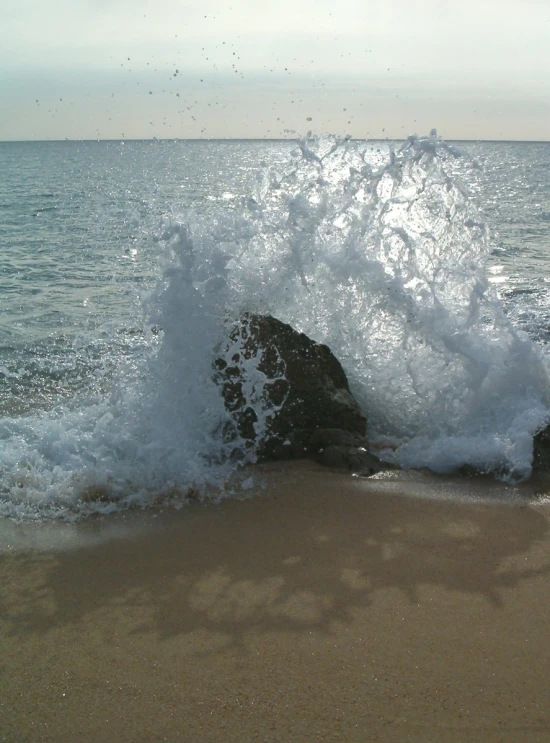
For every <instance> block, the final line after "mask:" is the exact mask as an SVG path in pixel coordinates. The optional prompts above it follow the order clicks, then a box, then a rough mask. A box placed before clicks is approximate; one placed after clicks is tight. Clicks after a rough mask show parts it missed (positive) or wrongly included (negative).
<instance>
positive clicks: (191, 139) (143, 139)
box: [0, 135, 550, 144]
mask: <svg viewBox="0 0 550 743" xmlns="http://www.w3.org/2000/svg"><path fill="white" fill-rule="evenodd" d="M318 136H323V135H318ZM409 136H417V135H408V136H407V137H350V138H349V139H351V141H354V142H406V141H407V139H408V138H409ZM297 139H299V137H133V138H126V137H120V138H117V139H111V138H105V139H103V138H100V139H97V138H90V139H70V138H68V137H63V138H62V139H61V138H59V139H0V144H52V143H60V142H61V143H63V142H67V143H75V142H81V143H88V142H294V141H296V140H297ZM440 139H442V140H443V141H445V142H474V143H475V142H479V143H487V144H550V139H478V138H476V139H468V138H460V137H458V138H447V137H440Z"/></svg>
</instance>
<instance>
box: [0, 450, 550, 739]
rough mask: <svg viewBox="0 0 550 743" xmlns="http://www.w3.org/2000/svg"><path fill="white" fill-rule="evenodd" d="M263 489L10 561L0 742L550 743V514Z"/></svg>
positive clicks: (491, 495)
mask: <svg viewBox="0 0 550 743" xmlns="http://www.w3.org/2000/svg"><path fill="white" fill-rule="evenodd" d="M262 472H263V476H264V482H265V488H264V489H262V490H261V491H260V492H259V494H258V495H256V496H255V497H251V498H247V499H226V500H224V501H222V502H221V503H219V504H217V505H190V506H186V507H185V508H183V509H181V510H179V511H164V512H163V513H160V512H156V513H153V512H148V513H146V514H130V513H127V514H125V515H124V516H118V517H117V518H115V519H113V518H111V517H106V518H104V519H97V520H95V521H94V522H92V521H89V520H88V522H87V525H85V524H83V523H82V524H80V526H77V525H59V526H60V529H59V530H58V533H61V532H62V531H63V527H64V526H66V527H68V529H67V530H66V533H68V532H69V531H71V529H72V530H73V531H74V532H75V534H76V537H75V539H74V540H72V541H71V540H68V541H67V542H65V543H63V544H62V545H61V547H53V546H52V545H51V544H50V545H49V546H48V545H45V544H42V545H41V546H38V547H37V546H36V545H35V547H34V548H33V549H31V545H32V536H33V534H36V533H37V532H38V531H39V528H40V526H41V525H40V524H38V525H35V526H33V527H32V528H30V530H29V529H27V532H26V534H27V537H26V538H27V541H26V543H23V542H21V543H20V544H19V547H18V548H15V547H14V546H13V545H12V547H11V548H10V549H8V550H7V551H6V552H4V553H3V554H0V575H1V577H0V591H1V594H2V597H1V606H2V612H1V613H0V637H1V638H2V647H3V656H2V659H1V661H0V669H1V671H0V685H1V693H0V719H2V723H1V725H0V739H2V740H5V741H9V742H12V741H13V742H14V743H15V742H17V743H27V742H28V743H30V742H31V741H37V743H38V741H40V742H42V741H44V742H46V741H52V743H53V741H55V742H56V743H64V742H65V741H67V743H68V742H69V741H71V742H72V741H74V740H78V741H83V743H87V742H88V741H89V742H90V743H92V741H93V742H94V743H95V742H96V741H112V740H116V741H117V743H118V742H121V743H124V742H125V741H132V743H134V742H136V741H144V742H145V741H156V740H160V741H162V740H166V741H185V742H187V741H189V743H191V742H193V743H195V742H196V741H201V743H202V741H204V742H205V743H210V742H212V743H214V742H216V743H217V742H218V741H219V742H220V743H222V742H223V743H226V741H239V742H241V741H262V743H263V742H264V741H266V742H267V741H273V742H275V741H276V742H277V743H279V742H281V743H282V742H283V741H284V742H285V743H287V742H288V741H295V742H297V743H302V741H324V740H327V741H328V740H338V741H352V742H355V741H357V743H359V741H361V742H363V741H401V740H408V741H434V740H437V741H449V742H450V741H453V742H454V741H482V740H483V741H495V742H496V741H505V742H507V741H518V740H528V741H550V690H549V689H548V684H547V669H548V667H550V666H549V663H550V649H549V648H548V643H547V616H548V610H549V609H550V583H549V581H548V576H549V575H550V505H548V504H546V503H541V504H537V503H533V502H530V501H529V500H527V499H526V498H524V497H523V496H522V495H520V496H517V492H516V491H518V487H517V486H515V487H513V486H508V488H509V489H510V494H511V496H512V497H510V499H509V500H508V501H506V502H505V503H497V502H495V492H496V490H495V488H496V489H498V490H499V492H502V488H503V487H505V488H506V486H502V484H501V483H496V484H495V482H494V481H491V482H487V481H485V480H483V481H481V480H479V481H478V479H471V480H468V481H467V482H465V481H464V479H461V482H462V485H463V486H465V489H463V494H462V497H453V498H439V499H438V498H437V497H436V495H437V491H438V489H439V491H440V492H441V490H442V489H443V488H446V489H447V491H448V492H449V493H450V494H451V495H453V493H454V496H457V491H460V487H459V485H458V484H457V482H458V479H457V481H455V479H449V478H437V477H428V476H425V475H423V474H422V473H420V474H418V473H417V474H415V475H411V476H403V473H398V476H397V475H396V476H395V477H389V478H385V479H384V478H382V479H380V480H379V481H377V480H376V479H372V478H369V479H367V480H359V479H358V478H351V477H349V476H346V475H339V474H335V473H332V472H330V471H327V470H324V469H321V468H320V467H317V466H316V465H314V464H312V463H310V462H305V463H296V464H292V465H288V464H285V465H284V466H282V465H281V466H279V465H271V466H264V467H263V468H262ZM415 490H416V492H417V493H418V492H421V494H422V496H423V497H414V492H415ZM531 490H532V492H533V493H534V494H536V484H535V485H533V486H532V488H531ZM512 491H513V492H512ZM519 491H520V492H521V493H524V492H527V490H526V489H525V487H524V486H521V487H520V488H519ZM514 493H516V495H514ZM117 521H118V522H120V524H122V525H123V526H125V528H124V529H120V530H118V531H117V529H116V528H115V526H116V524H115V522H117ZM106 522H109V524H110V526H111V527H112V528H111V531H110V532H109V533H107V532H106V530H105V529H104V527H105V526H106ZM109 524H107V525H109ZM54 531H55V529H54ZM107 531H108V530H107ZM86 533H87V534H86ZM69 542H70V543H69ZM2 736H3V737H2Z"/></svg>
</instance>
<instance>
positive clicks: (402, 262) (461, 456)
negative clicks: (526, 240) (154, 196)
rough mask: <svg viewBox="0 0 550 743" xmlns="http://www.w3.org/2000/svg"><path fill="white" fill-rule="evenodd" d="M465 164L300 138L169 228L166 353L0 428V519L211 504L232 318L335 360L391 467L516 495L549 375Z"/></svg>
mask: <svg viewBox="0 0 550 743" xmlns="http://www.w3.org/2000/svg"><path fill="white" fill-rule="evenodd" d="M460 161H461V154H460V153H459V152H457V151H456V150H455V149H454V148H451V147H450V146H448V145H447V144H445V143H444V142H443V141H441V140H440V139H439V138H438V137H437V135H436V134H435V133H432V135H430V136H429V137H410V138H409V139H408V140H407V142H406V143H405V144H404V145H403V146H402V147H400V148H399V149H392V148H391V147H388V148H387V149H384V148H378V149H377V148H373V147H372V146H371V145H368V144H362V143H357V142H352V141H351V140H349V139H347V138H346V139H338V138H336V137H327V138H317V137H314V136H312V135H311V134H308V135H306V136H305V137H304V138H302V139H300V140H299V141H298V143H297V146H296V148H295V150H294V152H293V153H292V155H291V157H290V159H289V161H288V163H287V164H286V165H285V166H284V167H282V168H279V169H277V168H273V167H270V166H269V165H266V167H265V168H263V169H262V170H261V171H260V172H259V173H258V175H257V178H256V182H255V183H254V184H253V188H252V190H251V193H250V195H249V196H247V197H244V198H233V199H232V200H231V199H227V200H226V202H227V203H226V204H225V205H224V208H223V210H221V211H219V212H214V211H211V212H210V214H209V216H208V217H205V216H204V214H203V215H196V216H193V215H192V214H187V215H185V216H184V217H175V216H174V215H172V216H170V217H169V218H167V219H166V221H165V223H164V224H163V225H162V226H161V229H160V230H159V232H158V235H157V237H156V239H157V241H158V244H159V246H160V247H161V249H162V252H163V258H162V263H161V270H162V278H161V280H160V281H159V282H158V285H157V286H156V288H155V290H154V291H153V292H152V293H151V294H150V295H149V296H148V297H146V298H145V302H144V306H145V310H146V314H147V326H148V327H155V328H161V329H162V330H161V331H160V334H159V335H155V336H154V342H153V341H152V340H151V342H150V343H148V342H146V341H144V347H146V350H147V353H142V354H141V355H140V357H139V359H136V358H132V369H131V373H127V374H123V373H121V371H120V370H119V371H118V374H119V376H118V382H117V381H116V379H117V377H116V375H115V381H113V380H112V379H111V377H113V370H112V369H111V370H110V375H111V377H110V382H109V384H108V385H104V386H103V387H98V388H97V389H95V390H94V395H92V396H89V395H88V396H84V397H82V398H79V399H78V400H75V401H73V402H72V404H71V405H67V404H66V403H65V402H64V403H63V404H62V405H60V406H58V407H57V408H56V409H54V410H53V411H50V412H48V411H43V412H40V413H33V412H32V411H31V412H30V413H28V414H27V415H23V416H19V417H8V416H6V417H4V418H3V419H1V420H0V468H1V475H2V480H1V485H0V512H1V513H4V514H7V515H12V516H26V517H28V516H33V515H34V516H36V517H42V516H62V517H65V518H74V517H76V516H77V515H79V514H82V513H93V512H106V511H109V510H115V509H119V508H127V507H131V506H136V505H137V506H145V505H148V504H151V503H153V502H159V501H163V502H176V503H181V502H182V500H183V499H184V498H185V497H186V494H189V493H192V494H196V493H203V494H204V493H206V491H207V489H208V488H209V487H211V488H214V491H212V492H214V493H215V494H217V495H219V492H220V488H223V486H224V483H226V482H227V480H228V478H229V477H230V476H231V473H232V472H233V471H234V469H235V467H236V466H237V465H236V463H235V460H236V459H238V456H237V455H238V454H239V452H240V453H241V454H242V453H243V451H245V449H244V448H243V446H242V442H241V441H240V440H239V437H238V435H237V433H236V432H234V433H233V435H232V436H228V435H227V427H228V426H231V420H230V419H229V416H228V414H227V412H226V410H225V407H224V404H223V400H222V397H221V393H220V388H219V386H218V385H217V384H216V383H215V381H214V379H213V361H214V359H215V357H216V355H217V354H219V353H220V349H224V348H225V349H226V350H227V338H228V337H229V334H230V332H231V328H232V327H235V326H234V323H235V322H238V318H239V317H241V316H242V314H243V313H244V312H269V313H271V314H273V315H274V316H276V317H277V318H279V319H280V320H282V321H284V322H288V323H290V324H291V325H293V326H294V327H295V328H297V329H298V330H300V331H302V332H305V333H306V334H308V335H309V336H310V337H312V338H313V339H315V340H317V341H320V342H323V343H326V344H327V345H329V346H330V348H331V349H332V350H333V352H334V353H335V355H336V356H337V357H338V358H339V359H340V361H341V362H342V365H343V366H344V369H345V370H346V372H347V374H348V377H349V379H350V385H351V388H352V391H353V392H354V394H355V396H356V398H357V399H358V401H359V403H360V405H361V406H362V408H363V410H364V412H365V413H366V414H367V417H368V422H369V435H370V436H371V438H373V439H385V440H389V441H391V442H392V448H387V449H385V450H383V452H382V454H383V456H384V457H386V458H387V459H388V460H390V461H392V462H394V463H395V464H397V465H399V466H403V467H422V466H427V467H430V468H431V469H433V470H435V471H440V472H448V471H452V470H454V469H456V468H459V467H461V466H463V465H470V466H473V467H475V468H476V469H480V470H482V471H492V472H495V473H496V474H497V475H498V476H499V477H501V478H503V479H508V480H520V479H524V478H526V477H528V476H529V474H530V472H531V460H532V436H533V434H534V432H535V431H536V430H537V429H538V428H540V427H541V426H542V425H543V424H544V423H545V422H546V421H547V418H548V389H549V384H548V373H547V369H546V366H545V362H544V359H543V358H542V356H541V353H540V351H539V350H538V349H537V348H536V347H535V346H534V345H533V344H532V343H531V342H530V341H529V340H528V338H527V337H526V336H525V335H524V334H522V333H521V332H519V331H518V330H516V329H515V327H514V326H513V325H512V324H511V323H510V322H509V321H508V319H507V317H506V315H505V313H504V311H503V308H502V305H501V303H500V301H499V299H498V296H497V294H496V291H495V289H494V286H493V285H492V284H491V283H490V282H489V281H488V280H487V276H486V261H487V258H488V255H489V254H490V251H491V249H492V244H491V237H490V235H489V232H488V230H487V228H486V226H485V224H484V222H483V220H482V219H481V218H480V216H479V214H478V213H477V212H476V209H475V208H474V206H473V204H472V200H471V199H470V198H469V194H468V187H467V186H466V185H465V183H464V182H463V180H461V178H460V177H458V176H457V167H456V164H457V162H460ZM462 172H463V173H464V172H465V173H466V174H467V168H464V167H463V168H462ZM144 337H146V338H147V337H149V336H147V332H146V333H145V336H144ZM152 338H153V336H151V339H152ZM235 343H237V344H238V336H236V337H235ZM224 344H225V345H224ZM230 351H231V353H232V354H234V353H235V352H236V351H238V349H235V348H231V349H230ZM227 352H229V351H227ZM257 363H258V360H257V359H256V360H255V359H247V364H250V365H251V366H252V367H253V366H254V364H256V366H257ZM8 371H9V370H8ZM252 372H254V369H252ZM3 373H4V375H5V371H4V372H3ZM9 373H12V372H9ZM10 379H11V377H10ZM14 379H15V378H14ZM250 379H252V386H251V389H250V397H251V400H250V401H249V402H250V403H251V404H252V405H253V406H254V409H255V412H256V415H257V419H258V422H257V426H258V427H259V430H261V427H262V425H264V424H265V421H266V420H267V418H268V416H269V415H270V414H271V413H272V411H270V410H269V409H268V408H266V407H265V406H263V397H262V379H261V374H259V373H258V374H256V376H254V373H252V374H251V376H250ZM15 382H17V379H15ZM15 382H14V383H15ZM245 459H248V460H253V459H254V452H253V451H251V450H246V451H245ZM241 461H242V458H241ZM217 495H216V496H215V497H217Z"/></svg>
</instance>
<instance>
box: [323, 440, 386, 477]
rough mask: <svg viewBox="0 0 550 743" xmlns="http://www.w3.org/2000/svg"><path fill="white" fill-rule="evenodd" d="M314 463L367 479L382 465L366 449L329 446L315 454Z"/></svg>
mask: <svg viewBox="0 0 550 743" xmlns="http://www.w3.org/2000/svg"><path fill="white" fill-rule="evenodd" d="M314 459H315V461H316V462H318V463H319V464H323V465H324V466H325V467H330V468H331V469H333V470H340V471H343V472H354V473H356V474H358V475H362V476H363V477H369V476H370V475H374V474H376V473H377V472H380V470H381V469H382V465H381V463H380V460H379V459H378V457H375V456H374V454H371V453H370V452H368V451H366V449H362V448H357V447H354V446H341V445H337V444H331V445H329V446H327V447H326V448H324V449H321V450H320V451H318V452H317V453H316V454H315V457H314Z"/></svg>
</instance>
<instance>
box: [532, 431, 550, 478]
mask: <svg viewBox="0 0 550 743" xmlns="http://www.w3.org/2000/svg"><path fill="white" fill-rule="evenodd" d="M533 469H537V470H550V426H546V428H543V429H542V430H541V431H539V432H538V433H537V434H536V435H535V437H534V438H533Z"/></svg>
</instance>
